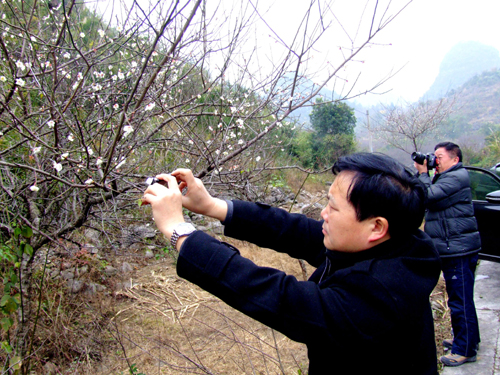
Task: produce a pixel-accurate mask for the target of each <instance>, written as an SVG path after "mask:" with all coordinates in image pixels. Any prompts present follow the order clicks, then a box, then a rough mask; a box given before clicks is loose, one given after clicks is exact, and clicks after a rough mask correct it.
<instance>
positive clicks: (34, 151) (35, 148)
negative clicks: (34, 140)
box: [32, 147, 42, 154]
mask: <svg viewBox="0 0 500 375" xmlns="http://www.w3.org/2000/svg"><path fill="white" fill-rule="evenodd" d="M32 151H33V154H38V153H39V152H40V151H42V148H41V147H33V150H32Z"/></svg>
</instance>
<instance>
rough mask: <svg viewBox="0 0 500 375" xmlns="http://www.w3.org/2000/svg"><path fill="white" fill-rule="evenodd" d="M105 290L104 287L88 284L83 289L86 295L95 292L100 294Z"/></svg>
mask: <svg viewBox="0 0 500 375" xmlns="http://www.w3.org/2000/svg"><path fill="white" fill-rule="evenodd" d="M104 290H106V287H105V286H104V285H101V284H97V283H89V284H87V289H85V293H87V294H96V293H97V292H102V291H104Z"/></svg>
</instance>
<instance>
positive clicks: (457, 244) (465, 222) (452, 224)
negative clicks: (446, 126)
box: [419, 163, 481, 258]
mask: <svg viewBox="0 0 500 375" xmlns="http://www.w3.org/2000/svg"><path fill="white" fill-rule="evenodd" d="M419 179H420V180H421V181H422V182H423V183H424V184H425V185H426V186H427V192H428V194H427V212H426V214H425V228H424V230H425V233H427V234H428V235H429V236H430V237H431V238H432V240H433V241H434V244H435V245H436V248H437V250H438V252H439V254H440V255H441V256H442V257H444V258H445V257H456V256H463V255H470V254H475V253H478V252H479V251H480V250H481V238H480V236H479V232H478V229H477V222H476V218H475V216H474V207H473V206H472V195H471V189H470V180H469V173H468V172H467V169H465V168H464V167H463V165H462V163H458V164H457V165H454V166H453V167H451V168H449V169H447V170H446V171H444V172H443V173H439V174H436V175H435V176H434V178H433V180H432V182H431V179H430V177H429V174H428V173H424V174H421V175H419Z"/></svg>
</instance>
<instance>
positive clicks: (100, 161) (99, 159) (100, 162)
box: [95, 156, 102, 166]
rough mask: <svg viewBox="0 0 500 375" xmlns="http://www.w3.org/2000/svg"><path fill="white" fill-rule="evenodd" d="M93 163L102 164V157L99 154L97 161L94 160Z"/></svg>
mask: <svg viewBox="0 0 500 375" xmlns="http://www.w3.org/2000/svg"><path fill="white" fill-rule="evenodd" d="M95 164H96V165H97V166H100V165H101V164H102V158H101V157H100V156H99V157H98V158H97V161H96V162H95Z"/></svg>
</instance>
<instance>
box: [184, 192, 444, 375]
mask: <svg viewBox="0 0 500 375" xmlns="http://www.w3.org/2000/svg"><path fill="white" fill-rule="evenodd" d="M233 204H234V210H233V212H232V217H231V218H230V220H229V222H228V219H226V221H225V222H224V224H225V235H227V236H230V237H233V238H237V239H240V240H245V241H250V242H252V243H255V244H257V245H259V246H261V247H266V248H271V249H274V250H276V251H279V252H284V253H288V254H289V255H290V256H292V257H295V258H299V259H304V260H306V261H307V262H309V263H310V264H311V265H313V266H314V267H317V270H316V271H315V272H314V273H313V275H312V276H311V277H310V279H309V280H308V281H298V280H297V279H296V278H295V277H294V276H290V275H286V274H285V273H284V272H282V271H279V270H276V269H273V268H268V267H259V266H257V265H255V264H254V263H253V262H251V261H250V260H248V259H246V258H244V257H242V256H241V255H240V254H239V252H238V250H237V249H235V248H234V247H232V246H231V245H228V244H226V243H223V242H219V241H218V240H216V239H214V238H212V237H210V236H208V235H207V234H205V233H203V232H200V231H196V232H194V233H193V234H191V235H190V236H189V237H188V238H187V239H186V240H185V241H184V243H183V244H182V247H181V250H180V253H179V258H178V262H177V272H178V275H179V276H180V277H183V278H185V279H187V280H189V281H191V282H193V283H195V284H197V285H199V286H201V287H202V288H203V289H205V290H207V291H208V292H210V293H212V294H214V295H216V296H218V297H219V298H221V299H222V300H223V301H225V302H226V303H228V304H229V305H231V306H233V307H234V308H236V309H238V310H240V311H241V312H243V313H245V314H247V315H249V316H250V317H252V318H254V319H256V320H258V321H260V322H262V323H264V324H266V325H267V326H269V327H271V328H273V329H276V330H278V331H280V332H282V333H283V334H285V335H286V336H288V337H289V338H291V339H292V340H295V341H298V342H302V343H305V344H306V345H307V348H308V356H309V374H310V375H315V374H368V373H370V374H372V373H373V374H376V373H383V374H402V373H404V374H415V375H416V374H419V375H423V374H432V375H435V374H437V359H436V346H435V341H434V326H433V319H432V312H431V308H430V304H429V295H430V293H431V292H432V290H433V289H434V287H435V285H436V283H437V281H438V278H439V273H440V261H439V256H438V254H437V252H436V250H435V248H434V246H433V244H432V241H431V239H430V238H429V237H428V236H427V235H426V234H425V233H423V232H422V231H415V232H414V233H413V234H412V235H408V236H406V237H404V238H398V239H397V240H395V239H390V240H388V241H385V242H383V243H382V244H379V245H377V246H375V247H374V248H371V249H369V250H365V251H361V252H358V253H340V252H335V251H331V250H327V249H325V247H324V245H323V238H324V236H323V233H322V221H315V220H312V219H308V218H307V217H305V216H304V215H298V214H289V213H287V212H286V211H284V210H282V209H277V208H272V207H269V206H267V205H262V204H253V203H248V202H241V201H233ZM402 338H404V345H402V344H401V343H402V341H401V340H402ZM408 356H410V357H411V358H414V359H416V360H414V361H410V362H411V363H409V362H408V358H409V357H408Z"/></svg>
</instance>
